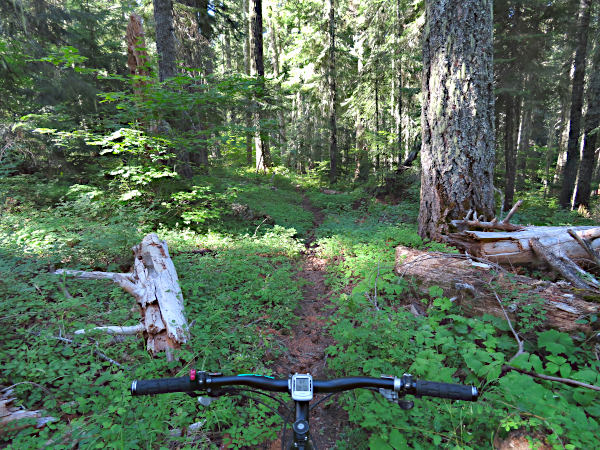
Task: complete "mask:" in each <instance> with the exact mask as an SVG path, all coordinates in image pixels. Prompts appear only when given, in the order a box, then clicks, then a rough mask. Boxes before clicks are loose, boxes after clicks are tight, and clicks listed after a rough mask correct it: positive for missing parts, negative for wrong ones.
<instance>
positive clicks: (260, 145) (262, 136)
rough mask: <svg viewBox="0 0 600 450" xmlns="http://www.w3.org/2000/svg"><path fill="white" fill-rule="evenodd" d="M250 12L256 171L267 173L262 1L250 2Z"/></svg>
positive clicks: (269, 159)
mask: <svg viewBox="0 0 600 450" xmlns="http://www.w3.org/2000/svg"><path fill="white" fill-rule="evenodd" d="M249 2H250V3H249V10H250V11H249V12H250V55H251V58H250V71H251V73H252V76H254V77H257V79H258V90H259V92H257V94H256V98H255V102H254V112H253V114H252V118H253V125H254V127H255V128H256V131H255V134H254V145H255V147H256V170H257V171H258V170H264V171H266V170H267V169H268V168H269V167H271V152H270V151H269V142H268V138H267V135H266V133H265V132H264V131H263V130H262V129H261V124H260V119H261V118H262V116H263V115H264V112H263V110H262V106H261V105H260V101H261V98H262V96H263V95H264V93H263V91H264V83H265V64H264V57H263V19H262V0H249Z"/></svg>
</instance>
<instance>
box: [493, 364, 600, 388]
mask: <svg viewBox="0 0 600 450" xmlns="http://www.w3.org/2000/svg"><path fill="white" fill-rule="evenodd" d="M502 370H503V371H505V372H507V371H509V370H516V371H517V372H520V373H524V374H525V375H529V376H530V377H535V378H541V379H542V380H549V381H556V382H557V383H564V384H570V385H572V386H578V387H583V388H586V389H592V390H594V391H600V386H594V385H593V384H587V383H582V382H581V381H577V380H572V379H570V378H559V377H552V376H550V375H542V374H541V373H535V372H530V371H529V370H524V369H519V368H517V367H514V366H507V365H503V366H502Z"/></svg>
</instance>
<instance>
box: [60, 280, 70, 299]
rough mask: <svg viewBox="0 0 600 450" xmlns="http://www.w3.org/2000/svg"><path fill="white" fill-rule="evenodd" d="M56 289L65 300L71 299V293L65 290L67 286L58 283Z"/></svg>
mask: <svg viewBox="0 0 600 450" xmlns="http://www.w3.org/2000/svg"><path fill="white" fill-rule="evenodd" d="M58 288H59V289H60V291H61V292H62V294H63V295H64V296H65V298H73V296H72V295H71V293H70V292H69V291H68V290H67V286H66V285H65V284H63V283H62V282H60V281H59V282H58Z"/></svg>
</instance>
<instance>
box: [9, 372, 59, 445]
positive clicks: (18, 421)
mask: <svg viewBox="0 0 600 450" xmlns="http://www.w3.org/2000/svg"><path fill="white" fill-rule="evenodd" d="M19 384H21V383H19ZM31 384H35V385H36V386H39V385H38V384H36V383H31ZM14 386H16V385H13V386H10V387H8V388H5V389H3V390H2V391H0V436H4V435H5V434H8V433H10V432H15V431H19V430H22V429H24V428H29V427H35V428H38V429H39V428H42V427H43V426H44V425H46V424H47V423H49V422H53V421H55V420H56V418H54V417H42V413H43V411H41V410H40V411H28V410H26V409H22V408H20V407H18V406H15V405H14V401H15V400H16V398H15V397H13V396H12V393H13V387H14ZM39 387H41V386H39ZM42 389H43V390H44V391H46V389H45V388H42ZM24 419H35V421H31V420H24ZM32 422H33V423H32Z"/></svg>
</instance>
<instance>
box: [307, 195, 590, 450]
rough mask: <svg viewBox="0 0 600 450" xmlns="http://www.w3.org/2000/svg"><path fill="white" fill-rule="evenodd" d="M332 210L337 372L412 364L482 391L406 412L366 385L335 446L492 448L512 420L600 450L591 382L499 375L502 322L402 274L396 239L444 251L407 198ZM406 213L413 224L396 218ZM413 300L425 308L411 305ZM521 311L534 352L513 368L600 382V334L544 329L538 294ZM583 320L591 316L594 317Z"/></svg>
mask: <svg viewBox="0 0 600 450" xmlns="http://www.w3.org/2000/svg"><path fill="white" fill-rule="evenodd" d="M412 208H414V206H412ZM326 210H327V212H328V216H327V219H326V221H325V222H324V223H323V225H322V226H321V227H320V228H319V229H318V230H317V235H319V236H321V238H320V240H319V244H320V247H319V251H320V253H321V255H322V256H324V257H327V258H329V261H330V264H329V267H328V272H329V273H328V277H327V278H328V279H327V281H328V283H329V285H330V286H331V287H332V288H333V289H334V290H336V291H337V292H338V293H339V296H338V298H337V300H336V301H335V302H334V305H332V306H331V308H335V312H334V313H333V314H331V312H330V311H327V312H326V314H328V315H329V317H330V318H331V319H330V324H331V325H330V327H329V330H330V332H331V334H332V336H333V337H334V339H335V340H336V341H337V343H336V345H334V346H331V347H329V349H328V350H327V352H328V355H329V356H330V357H331V363H330V364H331V365H330V367H331V369H333V370H334V372H335V374H336V375H337V376H361V375H363V376H375V377H378V376H379V375H380V374H382V373H386V374H388V373H391V374H395V375H402V373H404V372H406V373H411V374H412V375H413V376H415V377H416V378H422V379H427V380H431V381H441V382H448V383H460V384H472V385H474V386H477V387H478V389H479V390H480V392H481V393H482V395H481V397H480V399H479V401H477V402H476V403H470V402H459V401H450V400H439V399H435V400H434V399H428V398H423V399H413V398H411V400H415V408H414V409H412V410H409V411H404V410H402V409H400V408H399V407H398V406H396V405H393V404H391V403H388V402H387V401H386V400H384V399H383V398H382V397H381V396H378V395H377V394H374V393H372V392H369V391H360V390H359V391H352V392H349V393H346V394H344V395H343V396H342V399H341V403H342V404H343V407H344V409H346V410H347V411H348V414H349V417H350V421H351V422H352V423H353V424H354V427H352V428H350V429H348V430H347V431H346V432H345V433H344V434H343V435H342V440H340V441H338V442H337V448H339V449H351V448H352V449H353V448H364V449H367V448H368V449H371V450H379V449H382V450H390V449H396V450H399V449H410V448H413V449H434V448H448V449H465V450H468V449H479V448H491V447H492V441H493V439H494V437H495V436H499V437H500V438H502V437H505V436H506V435H507V433H508V431H510V430H513V429H525V430H535V431H542V433H543V434H544V435H546V436H547V441H548V443H549V444H550V445H551V446H552V447H553V448H555V449H557V450H558V449H579V448H595V446H596V445H597V444H595V443H597V442H598V439H599V437H600V425H599V424H598V417H600V401H599V398H598V394H597V393H596V392H595V391H591V390H588V389H584V388H574V387H571V386H567V385H564V384H562V383H552V382H549V381H544V380H540V379H534V378H531V377H529V376H527V375H524V374H521V373H518V372H515V371H508V372H503V371H502V367H503V365H507V364H508V360H509V359H510V358H511V357H512V355H514V354H515V353H516V351H517V344H516V342H515V339H514V337H513V335H512V333H511V332H510V328H509V327H508V323H507V322H506V321H505V320H502V319H499V318H496V317H493V316H489V315H486V316H484V317H483V318H467V317H465V316H463V315H461V312H462V311H461V310H460V308H459V307H457V306H455V305H454V303H453V302H451V301H450V300H449V299H448V298H446V297H445V296H444V295H443V291H442V290H441V289H439V288H436V287H433V288H431V289H430V290H429V294H428V295H418V294H417V291H416V290H415V289H414V288H413V287H412V286H411V285H410V284H409V283H408V282H407V281H406V280H405V279H402V278H401V277H399V276H398V275H397V274H396V273H395V272H394V270H393V268H394V264H395V255H394V248H395V247H396V246H397V245H405V246H409V247H413V248H420V249H427V248H429V249H431V250H441V251H448V249H445V248H444V247H443V246H442V245H439V244H432V243H423V241H422V240H421V239H420V238H419V237H418V235H417V234H416V227H415V225H414V224H411V223H410V218H411V217H414V214H415V209H412V210H411V205H403V204H399V205H397V206H385V205H381V204H379V203H376V202H373V201H371V202H365V203H364V204H363V205H362V206H359V207H358V208H357V207H356V204H354V205H353V204H350V203H346V204H343V203H341V202H340V204H333V203H329V204H328V205H326ZM411 211H412V214H411ZM403 216H405V217H408V219H409V220H407V221H406V222H409V223H402V222H400V221H399V218H400V217H403ZM386 217H390V218H392V219H391V222H392V223H386ZM399 222H400V223H399ZM499 295H500V296H501V297H502V299H503V302H505V305H506V306H508V305H510V304H512V303H514V302H519V301H522V299H521V298H520V296H519V293H518V291H517V290H515V291H511V292H502V291H499ZM410 298H412V299H413V301H416V302H417V303H419V304H420V306H421V308H422V309H423V310H426V311H427V314H428V315H427V316H418V317H417V316H415V315H413V314H412V313H411V312H409V305H410V303H407V299H410ZM518 320H519V321H518V323H515V327H516V329H517V330H518V331H519V332H521V333H526V335H527V336H528V338H527V340H526V343H525V351H526V353H525V354H524V355H521V356H520V357H519V358H517V359H516V360H515V361H513V362H512V365H513V366H515V367H518V368H521V369H524V370H531V371H534V372H537V373H541V374H546V375H550V376H559V377H565V378H572V379H575V380H578V381H582V382H585V383H590V384H595V385H598V384H599V383H600V375H599V374H600V363H599V362H598V361H597V358H596V357H595V351H596V347H595V346H596V340H595V338H593V337H592V338H589V337H588V336H586V335H584V334H583V333H576V334H573V335H572V336H570V335H568V334H566V333H561V332H558V331H554V330H552V331H540V328H539V325H540V324H541V323H542V322H543V320H544V318H543V310H541V309H540V308H536V304H535V301H533V302H532V303H530V304H527V305H524V306H523V307H520V308H519V313H518ZM583 320H586V321H589V322H594V324H595V322H596V321H597V317H596V316H591V317H589V318H587V319H583ZM594 324H592V325H594Z"/></svg>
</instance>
